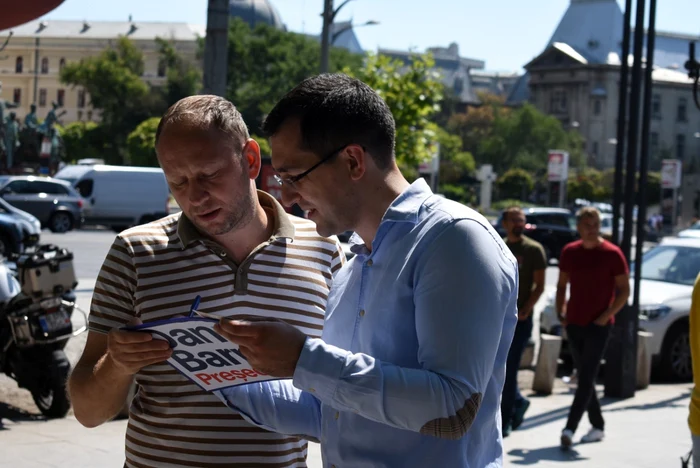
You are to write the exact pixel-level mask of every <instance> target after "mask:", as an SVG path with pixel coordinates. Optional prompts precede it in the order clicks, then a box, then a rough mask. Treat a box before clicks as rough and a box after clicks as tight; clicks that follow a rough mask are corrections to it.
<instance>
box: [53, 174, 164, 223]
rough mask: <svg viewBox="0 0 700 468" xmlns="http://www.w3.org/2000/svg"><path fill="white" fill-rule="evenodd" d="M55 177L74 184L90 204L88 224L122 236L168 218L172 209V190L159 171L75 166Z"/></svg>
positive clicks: (86, 218) (86, 221)
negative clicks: (170, 206) (125, 230)
mask: <svg viewBox="0 0 700 468" xmlns="http://www.w3.org/2000/svg"><path fill="white" fill-rule="evenodd" d="M54 177H55V178H56V179H60V180H64V181H66V182H68V183H69V184H71V185H72V186H73V187H75V189H76V190H78V192H80V195H82V196H83V197H84V198H85V200H86V201H87V203H88V205H87V210H86V213H85V224H93V225H104V226H110V227H111V228H112V229H113V230H115V231H117V232H120V231H122V230H124V229H127V228H129V227H131V226H136V225H137V224H144V223H148V222H151V221H155V220H156V219H159V218H162V217H165V216H167V215H168V212H169V209H170V208H169V197H170V190H169V188H168V184H167V182H166V180H165V175H164V174H163V170H162V169H160V168H155V167H130V166H105V165H102V164H97V165H87V164H86V165H73V166H66V167H64V168H63V169H61V170H60V171H58V172H57V173H56V174H55V175H54Z"/></svg>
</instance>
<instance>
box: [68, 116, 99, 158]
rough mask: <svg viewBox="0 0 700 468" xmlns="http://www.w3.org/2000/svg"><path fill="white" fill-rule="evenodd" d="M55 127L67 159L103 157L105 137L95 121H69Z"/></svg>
mask: <svg viewBox="0 0 700 468" xmlns="http://www.w3.org/2000/svg"><path fill="white" fill-rule="evenodd" d="M56 128H57V130H58V134H59V135H60V136H61V139H62V140H63V146H64V147H65V151H66V158H67V159H68V160H69V161H77V160H78V159H86V158H96V159H102V158H103V155H104V151H105V141H106V139H105V138H104V129H103V127H102V126H101V125H99V124H97V123H95V122H71V123H69V124H68V125H66V126H65V127H62V126H58V125H57V126H56Z"/></svg>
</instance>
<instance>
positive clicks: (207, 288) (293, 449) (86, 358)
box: [69, 96, 344, 467]
mask: <svg viewBox="0 0 700 468" xmlns="http://www.w3.org/2000/svg"><path fill="white" fill-rule="evenodd" d="M156 152H157V154H158V160H159V162H160V164H161V166H162V168H163V170H164V172H165V176H166V178H167V180H168V184H169V186H170V188H171V191H172V193H173V196H174V197H175V199H176V200H177V202H178V203H179V205H180V207H181V208H182V213H178V214H175V215H171V216H168V217H166V218H164V219H161V220H158V221H155V222H152V223H150V224H146V225H143V226H137V227H134V228H131V229H129V230H127V231H125V232H123V233H121V234H120V235H119V236H117V238H116V240H115V241H114V244H113V245H112V248H111V250H110V252H109V253H108V255H107V258H106V259H105V261H104V264H103V266H102V269H101V271H100V274H99V276H98V279H97V283H96V285H95V292H94V295H93V300H92V306H91V310H90V333H89V334H88V339H87V344H86V346H85V350H84V352H83V355H82V357H81V359H80V361H79V363H78V364H77V365H76V367H75V370H74V372H73V374H72V375H71V378H70V382H69V388H70V396H71V400H72V402H73V405H74V409H75V416H76V418H77V419H78V420H79V421H80V422H81V423H82V424H83V425H84V426H87V427H95V426H98V425H100V424H102V423H104V422H105V421H108V420H109V419H111V418H113V417H114V416H115V415H116V414H117V413H118V411H119V410H120V408H121V406H122V404H123V402H124V401H125V399H126V395H127V392H128V391H129V389H130V387H131V385H132V383H133V382H134V381H135V382H136V383H137V384H138V393H137V394H136V396H135V398H134V400H133V402H132V403H131V408H130V415H129V424H128V427H127V432H126V463H125V466H128V467H152V466H168V467H193V466H196V467H209V466H210V467H214V466H217V467H218V466H238V465H240V466H253V465H254V466H259V467H304V466H306V442H305V441H303V440H301V439H299V438H297V437H290V436H285V435H280V434H276V433H272V432H267V431H264V430H262V429H259V428H257V427H255V426H253V425H251V424H249V423H247V422H246V421H245V420H244V419H243V418H242V417H241V416H240V415H238V414H235V413H232V412H231V411H230V410H229V409H228V408H226V407H225V406H224V405H223V404H222V402H221V401H220V400H219V399H218V398H217V397H216V396H214V395H213V394H212V393H209V392H205V391H203V390H201V389H200V388H199V387H198V386H196V385H195V384H193V383H191V382H190V381H189V380H188V379H187V378H185V377H184V376H182V375H181V374H179V373H178V372H177V371H176V370H175V369H173V368H172V367H170V366H169V365H168V364H167V363H166V362H164V361H165V360H166V359H167V358H168V357H169V356H170V354H171V350H170V349H168V348H167V343H165V342H164V341H158V340H153V339H152V338H151V336H150V335H149V334H144V333H134V332H124V331H119V327H122V326H123V325H126V324H128V323H132V324H133V323H138V322H144V323H145V322H151V321H155V320H162V319H168V318H171V317H176V316H183V315H185V314H187V313H188V310H189V307H190V305H191V303H192V299H193V298H194V297H195V296H196V295H201V297H202V302H201V305H200V307H199V310H201V311H203V312H209V313H215V314H219V315H222V316H227V317H237V316H238V317H240V316H244V315H250V314H255V315H258V316H262V317H267V318H277V319H281V320H283V321H285V322H287V323H289V324H292V325H294V326H296V327H297V328H298V329H299V330H301V331H302V332H303V333H305V334H307V335H310V336H315V337H318V336H320V335H321V330H322V327H323V321H324V310H325V307H326V300H327V296H328V292H329V289H330V286H331V281H332V278H333V275H334V273H335V272H336V271H337V270H338V269H339V268H340V267H341V266H342V263H343V261H344V256H343V253H342V249H341V248H340V246H339V244H338V242H337V240H332V239H329V238H324V237H321V236H319V235H318V234H317V233H316V228H315V225H314V224H313V223H312V222H311V221H307V220H305V219H301V218H296V217H293V216H290V215H288V214H287V213H286V212H285V211H284V209H283V208H282V206H281V205H280V204H279V203H278V202H277V201H276V200H275V199H274V198H272V197H271V196H270V195H268V194H266V193H264V192H259V191H256V188H255V182H254V181H255V178H256V177H257V176H258V173H259V171H260V164H261V163H260V149H259V146H258V144H257V143H256V142H255V140H252V139H250V138H249V136H248V131H247V128H246V125H245V123H244V122H243V120H242V118H241V115H240V114H239V113H238V111H237V110H236V108H235V107H234V106H233V104H231V103H230V102H228V101H226V100H225V99H223V98H220V97H216V96H193V97H189V98H185V99H183V100H181V101H179V102H178V103H176V104H175V105H173V106H172V107H171V108H170V109H169V110H168V111H167V113H166V114H165V116H164V117H163V119H162V120H161V123H160V126H159V128H158V132H157V135H156ZM100 464H101V462H100Z"/></svg>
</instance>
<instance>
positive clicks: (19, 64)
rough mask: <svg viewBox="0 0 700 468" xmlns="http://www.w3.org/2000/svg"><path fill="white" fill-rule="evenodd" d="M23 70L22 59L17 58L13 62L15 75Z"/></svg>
mask: <svg viewBox="0 0 700 468" xmlns="http://www.w3.org/2000/svg"><path fill="white" fill-rule="evenodd" d="M23 68H24V59H23V58H22V57H17V59H16V60H15V73H22V69H23Z"/></svg>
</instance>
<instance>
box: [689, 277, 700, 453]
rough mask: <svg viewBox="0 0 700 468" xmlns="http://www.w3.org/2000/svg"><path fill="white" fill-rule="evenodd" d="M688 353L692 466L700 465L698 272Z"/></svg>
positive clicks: (691, 308) (699, 309) (699, 283)
mask: <svg viewBox="0 0 700 468" xmlns="http://www.w3.org/2000/svg"><path fill="white" fill-rule="evenodd" d="M690 354H691V358H692V363H693V383H694V384H695V385H694V386H693V393H692V394H691V397H690V408H689V409H690V414H689V415H688V426H689V427H690V434H691V437H692V440H693V466H699V467H700V274H699V275H698V277H697V278H696V279H695V287H694V288H693V299H692V301H691V303H690Z"/></svg>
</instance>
